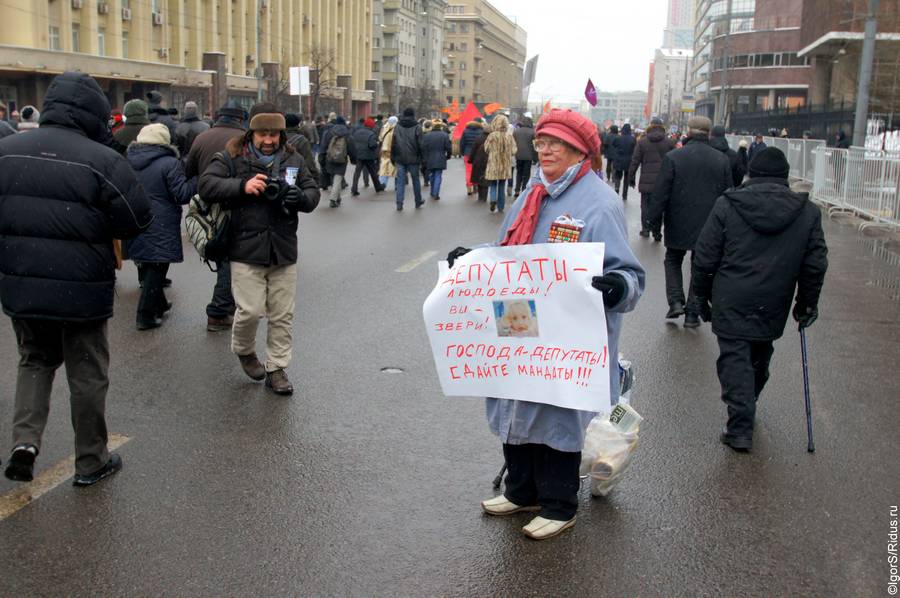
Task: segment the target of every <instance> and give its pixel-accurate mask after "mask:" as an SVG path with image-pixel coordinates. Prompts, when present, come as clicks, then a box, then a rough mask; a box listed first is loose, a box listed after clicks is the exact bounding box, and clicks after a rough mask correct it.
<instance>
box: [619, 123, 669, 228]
mask: <svg viewBox="0 0 900 598" xmlns="http://www.w3.org/2000/svg"><path fill="white" fill-rule="evenodd" d="M673 149H675V142H674V141H672V140H671V139H669V138H668V137H666V128H665V127H664V126H663V124H662V121H661V120H659V119H658V118H654V119H653V120H652V121H650V126H649V127H648V128H647V134H646V135H644V136H643V137H642V138H641V140H640V141H638V143H637V146H636V147H635V149H634V155H633V156H632V157H631V166H630V167H629V168H628V180H630V181H634V180H635V177H636V176H637V171H638V169H639V168H640V170H641V180H640V181H639V182H638V191H639V192H640V194H641V231H640V235H641V236H642V237H649V236H650V233H651V232H652V233H653V240H654V241H657V242H659V241H661V240H662V231H661V230H660V229H659V228H653V227H651V225H650V220H649V218H648V213H649V211H650V202H651V200H652V198H653V187H654V185H656V177H657V176H658V175H659V170H660V168H661V167H662V160H663V157H665V155H666V154H668V153H669V152H670V151H672V150H673Z"/></svg>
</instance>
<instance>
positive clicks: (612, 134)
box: [600, 125, 619, 181]
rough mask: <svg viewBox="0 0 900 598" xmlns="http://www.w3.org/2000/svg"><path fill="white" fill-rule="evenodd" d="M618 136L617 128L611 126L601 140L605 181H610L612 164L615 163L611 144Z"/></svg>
mask: <svg viewBox="0 0 900 598" xmlns="http://www.w3.org/2000/svg"><path fill="white" fill-rule="evenodd" d="M618 136H619V127H618V126H617V125H611V126H610V127H609V131H607V132H606V136H605V137H604V138H603V145H602V146H601V148H600V150H601V153H602V154H603V157H605V158H606V180H607V181H612V173H613V162H614V161H615V157H616V154H615V150H614V149H613V143H614V142H615V140H616V138H617V137H618Z"/></svg>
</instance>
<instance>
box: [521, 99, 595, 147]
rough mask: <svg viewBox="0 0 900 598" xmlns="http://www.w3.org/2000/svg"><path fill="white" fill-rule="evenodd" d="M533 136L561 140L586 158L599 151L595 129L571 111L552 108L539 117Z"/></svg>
mask: <svg viewBox="0 0 900 598" xmlns="http://www.w3.org/2000/svg"><path fill="white" fill-rule="evenodd" d="M534 134H535V136H537V135H549V136H550V137H556V138H557V139H562V140H563V141H565V142H566V143H568V144H569V145H571V146H572V147H574V148H575V149H577V150H578V151H580V152H581V153H582V154H585V155H587V156H593V155H594V154H596V153H597V152H598V151H599V150H600V138H599V137H598V136H597V127H595V126H594V123H592V122H591V121H590V120H589V119H587V118H585V117H584V116H582V115H580V114H578V113H577V112H572V111H571V110H560V109H559V108H554V109H553V110H551V111H550V112H548V113H547V114H545V115H544V116H543V117H541V120H540V121H539V122H538V125H537V129H535V131H534Z"/></svg>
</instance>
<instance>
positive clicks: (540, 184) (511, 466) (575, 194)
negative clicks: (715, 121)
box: [448, 109, 644, 540]
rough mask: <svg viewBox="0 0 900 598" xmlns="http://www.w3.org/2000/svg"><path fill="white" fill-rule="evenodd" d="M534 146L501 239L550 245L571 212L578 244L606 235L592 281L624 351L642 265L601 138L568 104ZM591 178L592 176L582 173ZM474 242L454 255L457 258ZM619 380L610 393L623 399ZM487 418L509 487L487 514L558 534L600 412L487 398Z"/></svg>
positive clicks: (567, 519)
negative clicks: (598, 167) (606, 179)
mask: <svg viewBox="0 0 900 598" xmlns="http://www.w3.org/2000/svg"><path fill="white" fill-rule="evenodd" d="M535 135H536V138H535V146H536V149H537V151H538V156H539V160H540V167H539V169H538V171H537V172H536V173H535V175H534V176H533V177H532V179H531V181H530V182H529V184H528V186H527V188H526V190H525V195H524V196H523V198H522V200H521V201H518V202H516V203H515V204H513V206H512V207H511V209H510V211H509V213H508V214H507V216H506V218H505V220H504V222H503V225H502V226H501V227H500V233H499V237H498V241H497V243H498V245H507V246H508V245H523V244H531V243H546V242H547V240H548V238H549V235H550V227H551V224H552V223H553V222H554V221H555V220H556V219H557V218H558V217H560V216H562V215H568V216H570V217H572V218H575V219H577V220H579V221H583V222H584V227H583V228H582V229H581V231H580V234H579V236H578V242H603V243H605V244H606V245H605V246H606V250H605V254H604V258H603V275H602V276H599V275H598V276H595V277H594V278H593V281H592V285H593V286H594V288H595V289H597V290H598V291H599V292H602V293H603V303H604V305H605V307H606V315H607V319H606V328H607V335H608V343H609V351H610V353H611V354H613V355H616V354H618V353H617V352H618V343H619V335H620V333H621V330H622V324H623V314H624V313H625V312H628V311H631V310H632V309H634V307H635V305H636V304H637V301H638V299H639V298H640V296H641V293H642V292H643V289H644V270H643V268H642V267H641V265H640V263H638V260H637V258H636V257H635V256H634V254H633V253H632V252H631V249H630V248H629V245H628V239H627V232H626V226H625V214H624V212H623V210H622V206H621V202H620V201H619V200H618V198H617V197H616V195H615V194H614V193H613V190H612V188H610V187H609V185H606V184H605V183H603V181H601V180H600V178H598V177H596V176H593V175H592V174H591V158H592V156H593V155H594V154H596V153H597V152H598V151H599V148H600V140H599V138H598V137H597V134H596V129H595V128H594V124H593V123H592V122H591V121H589V120H588V119H587V118H585V117H583V116H581V115H580V114H578V113H576V112H572V111H570V110H557V109H554V110H551V111H550V112H549V113H548V114H546V115H544V116H543V117H542V118H541V120H540V121H539V122H538V125H537V129H536V131H535ZM586 175H587V176H586ZM467 251H468V249H465V248H462V247H460V248H457V249H456V250H454V251H452V252H451V253H450V255H448V260H449V261H450V262H451V263H452V261H453V260H454V259H456V258H457V257H459V256H461V255H464V254H465V253H466V252H467ZM618 386H619V383H618V378H617V377H615V376H612V377H611V378H610V396H611V399H612V402H613V403H617V402H618V396H619V388H618ZM486 403H487V404H486V412H487V419H488V424H489V426H490V429H491V431H492V432H493V433H494V434H495V435H497V436H499V437H500V440H501V442H502V443H503V454H504V457H505V458H506V464H507V474H506V489H505V491H504V492H503V494H501V495H500V496H496V497H494V498H490V499H488V500H485V501H483V502H482V503H481V507H482V509H483V510H484V511H485V512H486V513H487V514H489V515H496V516H503V515H510V514H513V513H518V512H523V511H532V512H536V513H537V516H536V517H535V518H534V519H532V520H531V522H529V523H528V524H527V525H526V526H525V527H524V528H522V530H523V533H525V535H526V536H528V537H530V538H533V539H536V540H543V539H547V538H552V537H553V536H556V535H557V534H559V533H561V532H563V531H565V530H566V529H569V528H570V527H572V526H573V525H574V524H575V514H576V511H577V509H578V488H579V483H580V480H579V477H578V470H579V465H580V463H581V450H582V448H583V445H584V435H585V430H586V429H587V425H588V423H589V422H590V421H591V419H592V418H593V417H594V415H596V414H594V413H590V412H586V411H577V410H573V409H564V408H561V407H556V406H553V405H547V404H541V403H531V402H523V401H516V400H511V399H496V398H488V399H487V401H486Z"/></svg>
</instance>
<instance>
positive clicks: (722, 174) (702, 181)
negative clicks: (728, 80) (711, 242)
mask: <svg viewBox="0 0 900 598" xmlns="http://www.w3.org/2000/svg"><path fill="white" fill-rule="evenodd" d="M711 128H712V123H711V122H710V120H709V119H708V118H706V117H705V116H695V117H693V118H691V119H690V120H689V121H688V138H687V141H686V142H685V145H684V147H681V148H678V149H674V150H672V151H670V152H669V153H667V154H666V155H665V157H663V161H662V166H661V167H660V172H659V175H657V177H656V183H655V184H654V187H653V197H652V198H651V200H650V206H649V207H650V210H649V213H648V214H647V221H648V223H649V226H650V230H658V229H659V226H660V225H661V223H664V228H663V238H664V243H665V246H666V257H665V273H666V299H667V301H668V303H669V311H668V312H667V313H666V318H669V319H675V318H678V317H680V316H682V315H684V326H685V328H696V327H698V326H700V316H699V312H698V307H697V305H696V303H695V302H694V300H693V299H694V295H693V286H692V285H689V286H688V298H687V303H685V298H684V279H683V276H682V263H683V262H684V256H685V255H687V252H688V251H692V250H693V249H694V243H696V242H697V237H698V236H699V235H700V230H701V229H702V228H703V224H704V223H705V222H706V218H707V217H708V216H709V213H710V211H711V210H712V207H713V204H715V202H716V198H718V197H719V196H720V195H722V192H723V191H725V189H728V188H729V187H731V166H730V164H729V163H728V158H726V157H725V155H724V154H722V152H720V151H718V150H715V149H713V148H712V147H710V145H709V131H710V129H711Z"/></svg>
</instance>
